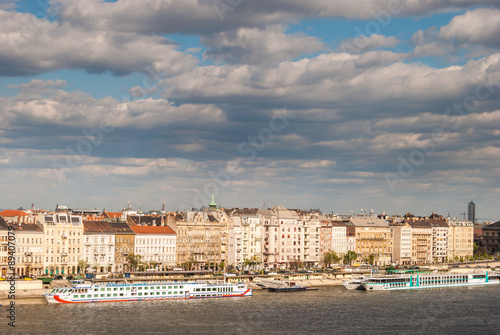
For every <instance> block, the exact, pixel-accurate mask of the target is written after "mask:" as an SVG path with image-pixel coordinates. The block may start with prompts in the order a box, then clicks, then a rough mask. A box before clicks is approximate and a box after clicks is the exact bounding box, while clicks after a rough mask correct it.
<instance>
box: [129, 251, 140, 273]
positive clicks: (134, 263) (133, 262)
mask: <svg viewBox="0 0 500 335" xmlns="http://www.w3.org/2000/svg"><path fill="white" fill-rule="evenodd" d="M141 261H142V256H141V255H136V254H134V253H131V254H128V255H127V262H128V264H130V268H131V269H133V270H134V271H135V270H136V269H137V267H138V266H140V265H141Z"/></svg>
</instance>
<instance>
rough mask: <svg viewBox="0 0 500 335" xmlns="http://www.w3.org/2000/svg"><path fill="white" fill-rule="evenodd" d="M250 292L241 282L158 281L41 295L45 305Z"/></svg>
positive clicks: (63, 289)
mask: <svg viewBox="0 0 500 335" xmlns="http://www.w3.org/2000/svg"><path fill="white" fill-rule="evenodd" d="M249 296H252V289H251V288H248V287H247V285H245V284H243V283H238V284H231V283H223V282H216V283H211V282H160V283H140V284H139V283H138V284H130V283H127V284H112V283H108V284H94V285H91V284H77V285H74V286H73V287H61V288H55V289H53V290H52V291H51V292H50V293H47V294H45V295H44V297H45V299H46V300H47V302H48V303H51V304H57V303H85V302H112V301H145V300H177V299H201V298H226V297H249Z"/></svg>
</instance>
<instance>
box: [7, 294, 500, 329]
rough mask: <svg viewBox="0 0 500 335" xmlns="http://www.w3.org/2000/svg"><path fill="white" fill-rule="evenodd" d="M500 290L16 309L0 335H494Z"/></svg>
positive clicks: (256, 296)
mask: <svg viewBox="0 0 500 335" xmlns="http://www.w3.org/2000/svg"><path fill="white" fill-rule="evenodd" d="M499 304H500V285H493V286H484V287H464V288H447V289H429V290H413V291H389V292H366V291H347V290H345V289H344V288H343V287H322V288H319V290H318V291H309V292H294V293H269V292H267V291H263V290H257V289H256V290H254V296H253V297H249V298H228V299H205V300H189V301H183V300H180V301H158V302H126V303H123V302H120V303H100V304H63V305H45V304H26V305H24V304H23V305H18V306H17V311H16V313H17V314H16V328H15V331H14V332H12V329H11V327H8V326H7V322H8V320H7V319H6V318H5V316H6V313H7V312H6V310H5V306H4V307H1V308H2V312H1V316H2V318H1V320H2V321H1V322H2V323H1V324H0V332H1V333H2V334H8V333H20V334H48V333H52V334H131V333H143V334H167V333H168V334H414V333H418V334H500V312H499V311H498V307H499Z"/></svg>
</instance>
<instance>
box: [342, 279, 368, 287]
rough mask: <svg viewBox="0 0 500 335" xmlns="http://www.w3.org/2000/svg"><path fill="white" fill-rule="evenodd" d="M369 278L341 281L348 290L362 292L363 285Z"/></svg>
mask: <svg viewBox="0 0 500 335" xmlns="http://www.w3.org/2000/svg"><path fill="white" fill-rule="evenodd" d="M368 279H370V278H365V277H361V278H353V279H349V280H344V281H342V285H343V286H344V287H345V288H346V289H348V290H364V288H363V285H362V284H363V283H364V282H365V281H367V280H368Z"/></svg>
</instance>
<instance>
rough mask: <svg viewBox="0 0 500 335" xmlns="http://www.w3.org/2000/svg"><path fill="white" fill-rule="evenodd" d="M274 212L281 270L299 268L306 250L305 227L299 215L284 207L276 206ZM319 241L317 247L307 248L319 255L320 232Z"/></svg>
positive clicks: (309, 246) (310, 246)
mask: <svg viewBox="0 0 500 335" xmlns="http://www.w3.org/2000/svg"><path fill="white" fill-rule="evenodd" d="M273 211H274V212H275V213H276V218H277V221H278V227H277V228H278V250H279V258H278V264H279V266H280V267H281V268H291V267H298V266H299V265H302V264H303V261H304V249H305V243H304V226H303V223H302V221H301V220H300V217H299V214H298V213H297V212H296V211H292V210H288V209H286V208H285V207H283V206H274V207H273ZM315 234H316V233H315ZM317 240H318V244H317V246H316V245H314V246H312V245H310V244H309V245H308V246H307V247H308V250H309V251H310V250H313V251H314V252H317V253H318V254H319V231H318V239H317ZM316 249H317V250H316Z"/></svg>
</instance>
